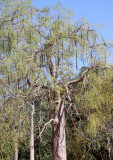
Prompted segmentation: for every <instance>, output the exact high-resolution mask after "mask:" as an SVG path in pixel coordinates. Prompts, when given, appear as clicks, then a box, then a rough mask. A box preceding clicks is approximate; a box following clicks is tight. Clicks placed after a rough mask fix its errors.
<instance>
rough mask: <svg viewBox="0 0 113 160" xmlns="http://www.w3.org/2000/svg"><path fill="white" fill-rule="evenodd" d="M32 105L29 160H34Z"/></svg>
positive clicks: (32, 112)
mask: <svg viewBox="0 0 113 160" xmlns="http://www.w3.org/2000/svg"><path fill="white" fill-rule="evenodd" d="M33 116H34V105H32V111H31V135H30V160H34V121H33Z"/></svg>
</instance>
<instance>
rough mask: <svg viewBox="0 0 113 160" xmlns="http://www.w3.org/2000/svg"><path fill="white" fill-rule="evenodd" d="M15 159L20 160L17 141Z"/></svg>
mask: <svg viewBox="0 0 113 160" xmlns="http://www.w3.org/2000/svg"><path fill="white" fill-rule="evenodd" d="M15 160H18V145H17V142H15Z"/></svg>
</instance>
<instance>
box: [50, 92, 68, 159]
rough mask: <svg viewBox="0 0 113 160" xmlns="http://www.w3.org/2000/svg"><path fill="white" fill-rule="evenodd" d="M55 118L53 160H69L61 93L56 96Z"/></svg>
mask: <svg viewBox="0 0 113 160" xmlns="http://www.w3.org/2000/svg"><path fill="white" fill-rule="evenodd" d="M56 96H57V97H56V102H55V103H56V106H55V117H54V122H53V135H52V136H53V137H52V138H53V146H52V147H53V148H52V160H67V156H66V139H65V114H64V103H63V101H62V100H61V97H60V93H57V94H56Z"/></svg>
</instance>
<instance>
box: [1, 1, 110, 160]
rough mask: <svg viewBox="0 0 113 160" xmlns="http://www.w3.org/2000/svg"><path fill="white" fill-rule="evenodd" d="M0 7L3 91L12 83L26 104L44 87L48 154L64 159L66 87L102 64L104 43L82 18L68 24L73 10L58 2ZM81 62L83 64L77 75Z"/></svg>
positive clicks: (6, 4) (65, 157) (7, 4)
mask: <svg viewBox="0 0 113 160" xmlns="http://www.w3.org/2000/svg"><path fill="white" fill-rule="evenodd" d="M4 6H5V7H3V12H2V15H1V17H2V21H1V24H0V26H1V33H0V34H1V35H0V39H1V47H0V48H1V61H0V62H1V68H2V69H3V70H2V72H1V78H4V79H5V82H6V83H5V86H8V87H7V93H10V88H12V91H13V92H14V95H15V97H16V99H21V101H22V102H21V106H26V105H28V102H29V103H30V102H31V101H32V99H34V101H35V100H36V98H37V95H41V91H44V90H45V91H46V92H48V94H47V96H48V98H49V100H50V101H51V106H52V109H53V113H54V115H53V117H52V119H50V121H49V122H52V121H53V131H52V141H53V145H52V148H53V151H52V159H53V160H60V159H62V160H66V159H67V156H66V140H65V112H64V109H65V104H66V103H67V102H68V103H69V104H70V105H72V100H71V97H70V90H69V88H70V86H71V85H73V84H77V83H79V82H83V80H84V78H85V77H86V74H87V73H88V72H89V71H90V70H93V69H95V68H96V67H99V66H101V65H104V64H105V63H106V56H107V53H108V47H109V46H108V45H107V44H106V42H105V41H104V40H103V38H102V37H101V36H100V35H99V34H98V33H97V31H96V29H95V28H94V27H92V26H91V25H90V24H88V22H87V21H85V20H84V19H80V20H79V21H77V22H75V23H74V24H73V22H72V21H71V17H72V16H73V13H72V11H71V10H70V9H66V8H63V9H62V8H61V6H60V5H56V7H55V8H54V9H52V10H51V9H49V8H47V7H46V8H44V9H36V8H34V7H32V5H31V4H30V3H28V1H24V0H20V1H15V2H13V1H11V0H10V1H8V3H5V4H4ZM8 6H10V9H9V10H7V7H8ZM6 10H7V11H6ZM82 65H85V66H87V67H88V68H87V69H86V71H85V72H84V73H83V74H82V75H81V76H80V77H79V78H78V79H76V72H77V68H79V67H80V66H82ZM32 118H33V117H32ZM41 133H42V132H41ZM33 152H34V151H33ZM33 157H34V156H33ZM31 160H34V158H31Z"/></svg>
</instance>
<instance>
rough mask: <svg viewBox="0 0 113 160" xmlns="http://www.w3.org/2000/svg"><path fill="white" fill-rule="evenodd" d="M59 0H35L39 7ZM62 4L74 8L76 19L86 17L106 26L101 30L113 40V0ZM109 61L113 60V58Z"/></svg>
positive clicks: (64, 1) (73, 0)
mask: <svg viewBox="0 0 113 160" xmlns="http://www.w3.org/2000/svg"><path fill="white" fill-rule="evenodd" d="M58 2H59V0H33V4H34V5H35V6H36V7H38V8H43V7H45V6H55V5H56V4H57V3H58ZM61 2H62V5H63V6H64V7H68V8H70V9H72V10H73V12H74V14H75V19H79V18H81V17H83V16H84V18H85V19H86V20H87V21H88V22H90V23H91V24H93V25H96V24H102V26H104V27H103V28H101V29H100V30H99V31H100V32H101V33H102V35H103V37H104V39H105V40H113V0H62V1H61ZM109 61H111V62H113V56H112V59H110V60H109Z"/></svg>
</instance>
